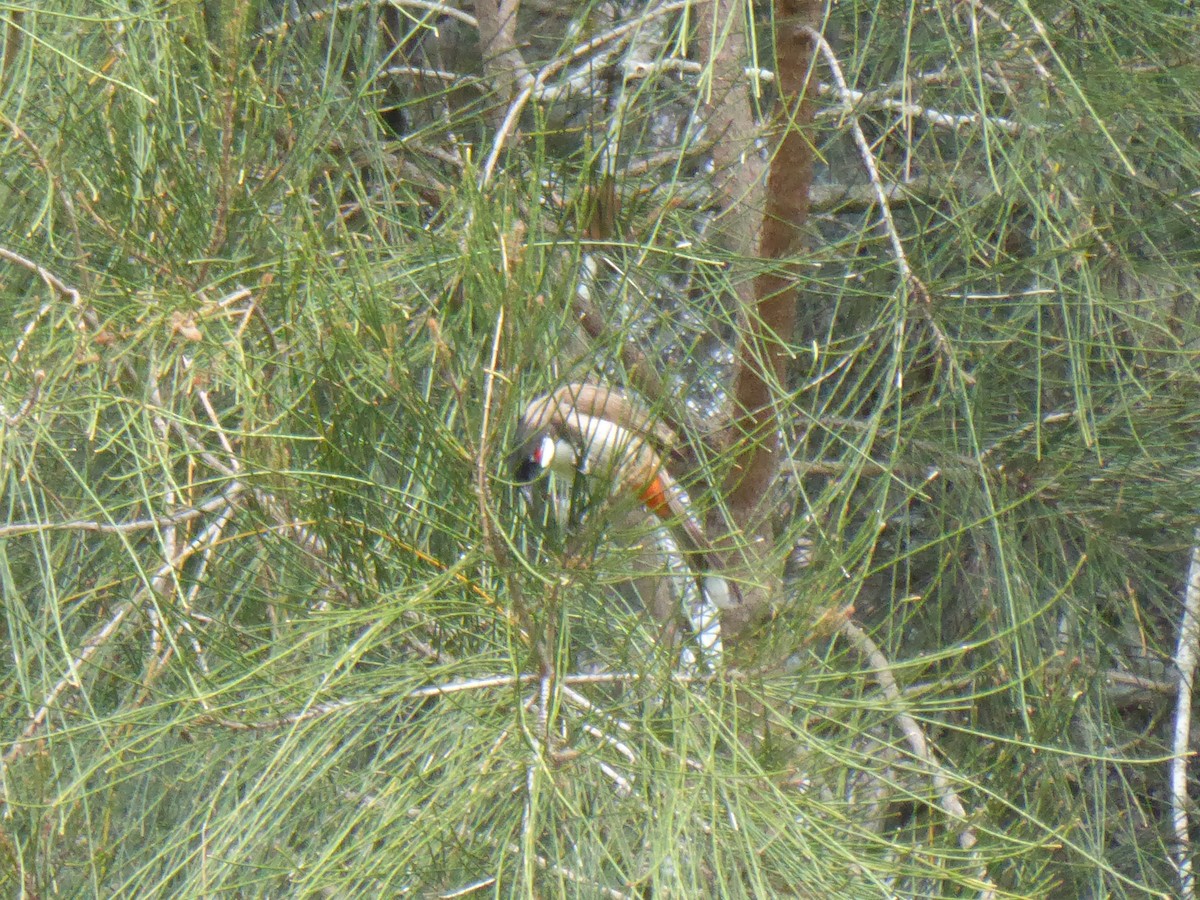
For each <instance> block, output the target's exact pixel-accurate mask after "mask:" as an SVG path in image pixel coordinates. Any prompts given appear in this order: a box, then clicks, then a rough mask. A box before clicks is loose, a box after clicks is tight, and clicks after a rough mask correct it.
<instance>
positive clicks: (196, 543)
mask: <svg viewBox="0 0 1200 900" xmlns="http://www.w3.org/2000/svg"><path fill="white" fill-rule="evenodd" d="M223 521H224V517H221V518H219V519H218V521H217V522H216V523H214V524H213V525H210V526H208V527H207V528H205V529H204V531H202V532H201V533H200V534H199V535H197V536H196V537H195V538H193V539H192V540H191V541H190V542H189V543H188V544H187V545H186V546H185V547H183V548H182V549H181V550H179V552H178V553H176V554H174V555H173V556H172V557H171V558H170V559H168V560H166V561H165V562H164V563H163V564H162V565H161V566H159V568H158V569H157V570H156V571H155V573H154V575H153V576H151V578H150V581H149V583H148V584H146V585H145V586H144V587H142V588H141V589H140V590H139V591H138V592H137V593H136V594H135V595H134V596H133V597H131V598H130V599H128V600H125V601H123V602H122V603H120V604H119V605H118V606H117V608H116V611H115V612H114V613H113V614H112V616H111V617H110V618H109V620H108V621H107V622H106V623H105V624H104V625H103V626H102V627H101V628H100V629H99V630H98V631H97V632H95V633H94V634H93V635H92V636H91V637H90V638H88V639H87V641H86V642H85V643H84V645H83V647H82V648H81V649H80V651H79V653H77V654H76V655H75V656H74V657H73V658H72V659H71V660H70V661H69V662H68V664H67V672H66V674H65V675H63V677H62V678H60V679H59V680H58V682H57V683H56V684H55V685H54V687H52V688H51V689H50V690H49V691H48V692H47V693H46V696H45V697H44V698H43V700H42V703H41V706H39V708H38V710H37V712H35V713H34V714H33V715H32V716H31V717H30V720H29V724H28V725H26V726H25V730H24V731H22V732H21V736H20V737H19V738H17V740H16V741H15V742H14V743H13V745H12V747H11V748H10V749H9V751H8V752H7V753H5V754H4V756H3V757H2V758H0V763H2V764H3V765H8V764H10V763H12V762H13V761H14V760H16V759H18V758H19V757H21V756H22V755H24V754H25V753H26V752H27V751H28V749H29V748H30V747H32V746H33V738H34V737H35V735H36V734H37V732H38V730H39V729H40V728H41V727H42V725H43V724H44V723H45V721H46V718H47V716H49V714H50V710H51V708H52V707H53V706H54V704H55V703H57V702H58V698H59V697H61V696H62V694H63V692H65V691H66V690H67V689H68V688H79V687H82V682H81V680H80V678H79V671H80V669H81V668H82V667H83V666H85V665H86V664H87V663H88V662H89V661H90V660H91V659H92V657H93V656H95V655H96V653H98V652H99V650H100V648H101V647H103V646H104V645H105V644H106V643H107V642H108V640H109V638H111V637H112V636H113V635H114V634H116V632H117V630H118V629H119V628H120V627H121V623H122V622H124V621H125V619H126V618H127V617H128V616H129V614H130V613H131V612H133V611H134V610H136V609H138V608H139V607H140V606H141V605H142V603H143V602H144V601H145V600H146V599H147V598H148V597H149V596H150V595H151V594H162V593H163V592H165V590H166V588H167V581H168V579H170V578H173V577H174V575H175V573H176V572H177V571H178V570H179V567H180V566H182V565H183V564H184V563H186V562H187V561H188V560H189V559H190V558H191V557H192V556H194V555H195V554H196V553H198V552H200V551H201V550H203V549H204V548H205V547H208V546H209V545H210V544H211V543H213V542H214V541H216V540H217V539H218V538H219V536H220V533H221V530H220V529H219V528H217V527H215V526H216V525H218V524H220V523H222V522H223Z"/></svg>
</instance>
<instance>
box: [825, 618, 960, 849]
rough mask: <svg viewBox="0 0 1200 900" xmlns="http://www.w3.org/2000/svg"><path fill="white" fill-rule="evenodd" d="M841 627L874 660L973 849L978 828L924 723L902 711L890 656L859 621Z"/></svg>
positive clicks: (945, 805) (912, 745) (878, 677)
mask: <svg viewBox="0 0 1200 900" xmlns="http://www.w3.org/2000/svg"><path fill="white" fill-rule="evenodd" d="M838 631H839V632H840V633H841V634H842V635H843V636H844V637H845V638H846V639H847V640H848V641H850V643H851V644H852V645H853V646H854V649H855V650H857V651H858V652H859V653H860V654H861V655H862V656H863V658H864V659H866V660H867V662H868V663H870V665H871V669H872V674H873V675H874V676H875V681H876V683H877V684H878V685H879V687H880V689H881V690H882V691H883V695H884V696H885V697H886V698H887V699H888V702H889V703H891V704H892V705H893V708H894V709H895V714H894V717H895V720H896V724H897V725H898V726H899V727H900V730H901V731H902V732H903V733H904V739H905V740H906V741H907V742H908V746H909V749H910V750H912V752H913V755H914V756H916V757H917V759H919V760H920V761H921V762H922V763H923V764H924V765H925V766H926V767H927V768H928V770H929V773H930V777H931V778H932V779H933V784H934V787H936V788H937V791H938V795H939V797H940V799H941V804H942V809H944V810H945V811H946V813H947V814H949V815H950V817H951V818H953V819H954V820H955V821H956V822H958V823H959V825H960V826H961V828H962V830H961V831H959V833H958V844H959V846H960V847H962V848H963V849H964V850H970V849H971V848H972V847H973V846H975V844H976V842H977V840H978V839H977V838H976V837H975V829H973V828H972V827H971V826H970V825H969V824H967V811H966V809H965V808H964V807H963V804H962V801H961V800H960V799H959V798H958V794H956V793H955V791H954V788H953V786H952V785H951V784H950V779H949V778H948V777H947V776H946V772H945V770H944V769H943V768H942V766H941V764H940V763H938V761H937V760H936V759H935V758H934V756H933V753H932V751H930V749H929V742H928V741H927V740H926V739H925V732H924V731H922V730H921V726H920V725H918V724H917V720H916V719H914V718H913V717H912V716H911V715H909V714H908V713H906V712H902V711H901V709H902V707H903V704H904V699H903V697H902V696H901V694H900V688H899V686H898V685H897V684H896V676H895V675H893V674H892V667H891V664H890V663H889V662H888V659H887V657H886V656H884V655H883V651H882V650H880V649H879V646H878V645H877V644H876V643H875V642H874V641H873V640H871V636H870V635H869V634H867V633H866V632H865V631H863V630H862V629H861V628H859V627H858V626H857V625H855V624H854V622H853V621H851V620H850V619H849V618H844V619H842V620H841V623H840V624H839V626H838Z"/></svg>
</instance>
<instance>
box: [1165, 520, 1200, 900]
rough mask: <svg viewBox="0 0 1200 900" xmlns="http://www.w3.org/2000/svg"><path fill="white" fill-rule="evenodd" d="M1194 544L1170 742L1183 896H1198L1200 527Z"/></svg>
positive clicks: (1177, 654) (1178, 649) (1178, 652)
mask: <svg viewBox="0 0 1200 900" xmlns="http://www.w3.org/2000/svg"><path fill="white" fill-rule="evenodd" d="M1194 540H1195V541H1196V543H1195V546H1193V547H1192V562H1191V565H1190V566H1189V567H1188V575H1187V586H1186V588H1185V589H1184V598H1183V619H1182V621H1180V623H1179V641H1178V644H1177V646H1176V649H1175V668H1176V670H1177V671H1178V672H1179V692H1178V693H1177V694H1176V695H1175V734H1174V740H1173V742H1172V745H1171V751H1172V757H1171V781H1170V792H1171V827H1172V829H1173V830H1174V832H1175V846H1174V848H1173V853H1172V858H1173V861H1174V863H1175V871H1176V874H1177V876H1178V878H1179V893H1180V896H1181V897H1195V896H1196V873H1195V871H1194V870H1193V868H1192V842H1191V836H1190V833H1189V819H1188V808H1189V807H1190V806H1191V801H1190V799H1189V798H1188V777H1187V770H1188V761H1189V760H1190V759H1191V757H1192V749H1191V732H1192V689H1193V687H1194V686H1195V679H1196V664H1197V661H1198V660H1200V529H1197V531H1196V534H1195V537H1194Z"/></svg>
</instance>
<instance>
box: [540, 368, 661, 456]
mask: <svg viewBox="0 0 1200 900" xmlns="http://www.w3.org/2000/svg"><path fill="white" fill-rule="evenodd" d="M551 397H553V398H554V401H553V402H554V403H555V404H556V405H557V406H558V407H559V409H560V410H566V409H571V408H574V409H576V410H578V411H579V412H581V413H583V414H584V415H588V416H595V417H598V418H602V419H608V420H609V421H610V422H615V423H616V424H618V425H620V426H622V427H624V428H627V429H629V430H630V431H633V432H636V433H637V434H639V435H641V436H642V437H644V438H646V439H648V440H649V441H651V442H652V443H654V444H657V445H658V446H659V448H660V449H663V450H670V449H671V448H673V447H675V446H677V445H678V444H679V438H678V437H677V436H676V434H675V432H673V431H672V430H671V429H670V428H668V427H667V426H666V425H664V424H663V423H662V422H659V421H657V420H656V419H655V418H654V416H653V415H652V414H651V412H650V410H648V409H647V408H646V407H645V406H644V405H643V404H642V403H641V402H640V401H638V400H635V399H634V398H633V397H631V396H629V395H628V394H626V393H625V392H624V391H621V390H618V389H617V388H614V387H609V386H608V385H606V384H594V383H591V382H576V383H572V384H566V385H563V386H562V387H560V388H559V389H558V390H556V391H555V392H554V393H553V394H551Z"/></svg>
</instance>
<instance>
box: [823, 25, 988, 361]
mask: <svg viewBox="0 0 1200 900" xmlns="http://www.w3.org/2000/svg"><path fill="white" fill-rule="evenodd" d="M807 31H808V33H809V35H810V36H811V37H812V39H813V41H815V42H816V45H817V47H818V48H820V50H821V55H822V56H823V57H825V62H826V64H827V65H828V66H829V70H830V72H831V73H832V74H833V80H834V81H835V82H836V83H837V87H838V91H839V92H840V94H839V95H840V97H841V103H842V110H843V112H844V113H845V115H846V118H847V120H848V121H849V123H850V131H851V133H852V134H853V135H854V142H855V144H856V145H857V146H858V152H859V156H860V157H861V159H862V163H863V166H864V167H865V168H866V170H867V178H868V179H870V182H871V186H872V187H873V188H874V189H875V199H876V201H877V202H878V203H879V211H880V214H881V216H882V218H883V226H884V230H885V231H886V232H887V235H888V239H889V240H890V241H891V244H892V259H893V260H894V261H895V263H896V268H897V269H899V270H900V278H901V282H902V287H903V289H905V290H910V291H912V292H913V294H915V295H916V297H917V300H918V308H919V309H920V310H921V314H922V317H923V318H924V319H925V322H926V324H928V326H929V329H930V331H931V332H932V333H933V340H934V343H935V344H936V345H937V348H938V351H939V352H940V353H941V354H942V356H943V358H944V359H945V360H946V364H947V365H948V366H949V367H950V370H951V371H952V372H953V373H954V374H955V375H956V376H958V378H959V379H960V380H961V381H962V382H963V383H964V384H974V383H975V378H974V376H972V375H970V374H969V373H967V372H966V371H965V370H964V369H963V368H962V366H960V365H959V363H958V358H957V356H956V355H955V353H954V347H953V346H952V345H951V343H950V340H949V338H947V337H946V333H945V332H944V331H942V327H941V326H940V325H939V324H938V323H937V320H936V319H935V318H934V315H933V299H932V298H931V297H930V294H929V289H928V288H926V287H925V285H924V284H923V283H922V282H921V280H920V279H919V278H918V277H917V275H916V273H915V272H914V271H913V267H912V265H911V264H910V263H909V261H908V253H907V252H906V251H905V249H904V241H902V240H901V238H900V231H899V229H897V228H896V220H895V219H894V218H893V217H892V207H891V204H890V202H889V201H888V196H887V190H886V189H885V188H884V185H883V179H882V178H881V177H880V175H879V166H878V165H876V163H875V154H874V153H872V152H871V144H870V142H869V141H868V140H867V136H866V135H865V134H864V133H863V130H862V125H860V124H859V121H858V117H857V116H856V115H855V112H854V107H853V106H851V104H850V102H849V100H848V99H847V98H848V97H849V96H850V88H849V87H848V86H847V84H846V76H845V75H844V74H843V72H842V65H841V63H840V62H839V61H838V58H837V54H835V53H834V52H833V48H832V47H830V46H829V42H828V41H826V40H825V37H824V36H823V35H822V34H821V33H820V32H818V31H816V30H815V29H812V28H809V29H807Z"/></svg>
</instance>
